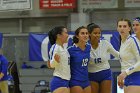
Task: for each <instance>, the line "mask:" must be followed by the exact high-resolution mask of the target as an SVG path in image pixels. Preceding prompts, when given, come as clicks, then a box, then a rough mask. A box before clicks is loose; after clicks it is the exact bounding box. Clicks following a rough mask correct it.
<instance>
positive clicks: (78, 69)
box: [68, 44, 91, 81]
mask: <svg viewBox="0 0 140 93" xmlns="http://www.w3.org/2000/svg"><path fill="white" fill-rule="evenodd" d="M90 49H91V46H90V45H89V44H86V48H85V50H81V49H80V48H79V47H77V46H76V45H75V44H74V45H73V46H71V47H69V48H68V51H69V54H70V68H71V79H75V80H79V81H86V80H89V79H88V62H89V59H90Z"/></svg>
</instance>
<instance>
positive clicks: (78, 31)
mask: <svg viewBox="0 0 140 93" xmlns="http://www.w3.org/2000/svg"><path fill="white" fill-rule="evenodd" d="M81 29H87V28H86V27H84V26H81V27H79V28H77V29H76V31H75V35H74V36H73V43H78V42H79V39H78V38H77V37H76V36H78V35H79V33H80V31H81Z"/></svg>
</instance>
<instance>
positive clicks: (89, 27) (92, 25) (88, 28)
mask: <svg viewBox="0 0 140 93" xmlns="http://www.w3.org/2000/svg"><path fill="white" fill-rule="evenodd" d="M95 28H100V27H99V26H98V25H96V24H95V23H90V24H88V25H87V30H88V32H89V33H90V34H91V33H92V31H93V30H94V29H95Z"/></svg>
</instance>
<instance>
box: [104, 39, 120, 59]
mask: <svg viewBox="0 0 140 93" xmlns="http://www.w3.org/2000/svg"><path fill="white" fill-rule="evenodd" d="M106 45H107V46H108V52H109V53H110V54H112V55H113V56H115V57H116V58H117V59H119V52H118V51H116V50H115V49H114V48H113V46H112V44H111V43H109V42H108V41H106Z"/></svg>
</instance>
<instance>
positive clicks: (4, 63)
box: [0, 55, 9, 93]
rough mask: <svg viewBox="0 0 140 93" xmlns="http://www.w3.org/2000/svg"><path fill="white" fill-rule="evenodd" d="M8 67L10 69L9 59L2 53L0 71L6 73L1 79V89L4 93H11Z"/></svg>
mask: <svg viewBox="0 0 140 93" xmlns="http://www.w3.org/2000/svg"><path fill="white" fill-rule="evenodd" d="M7 69H8V61H7V59H6V58H5V57H4V56H3V55H0V73H3V74H4V76H3V77H2V78H1V79H0V90H1V92H2V93H9V92H8V82H7V80H8V76H7Z"/></svg>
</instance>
